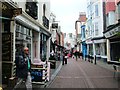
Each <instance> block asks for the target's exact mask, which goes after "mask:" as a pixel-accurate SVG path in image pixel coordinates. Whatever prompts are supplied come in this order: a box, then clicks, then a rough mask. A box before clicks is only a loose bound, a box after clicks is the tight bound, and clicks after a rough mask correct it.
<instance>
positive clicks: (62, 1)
mask: <svg viewBox="0 0 120 90" xmlns="http://www.w3.org/2000/svg"><path fill="white" fill-rule="evenodd" d="M50 3H51V11H52V12H53V13H54V14H55V15H56V21H60V26H61V31H62V32H64V33H75V21H76V20H77V19H78V17H79V12H86V4H87V3H86V0H50Z"/></svg>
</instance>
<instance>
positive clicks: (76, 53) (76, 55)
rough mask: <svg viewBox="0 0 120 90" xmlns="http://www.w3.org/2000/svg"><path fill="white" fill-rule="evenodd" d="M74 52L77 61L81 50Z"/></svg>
mask: <svg viewBox="0 0 120 90" xmlns="http://www.w3.org/2000/svg"><path fill="white" fill-rule="evenodd" d="M74 54H75V57H76V61H77V59H78V56H79V52H78V51H77V50H76V51H75V53H74Z"/></svg>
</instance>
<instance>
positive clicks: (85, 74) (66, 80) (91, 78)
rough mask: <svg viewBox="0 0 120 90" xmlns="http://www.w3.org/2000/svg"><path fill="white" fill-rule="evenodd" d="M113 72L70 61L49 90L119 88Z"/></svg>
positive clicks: (84, 62)
mask: <svg viewBox="0 0 120 90" xmlns="http://www.w3.org/2000/svg"><path fill="white" fill-rule="evenodd" d="M119 86H120V82H118V80H116V79H115V78H114V77H113V71H112V70H109V69H106V68H103V67H101V66H99V65H98V64H97V65H95V64H93V63H90V62H88V61H84V60H80V59H79V60H78V61H76V60H74V59H68V64H66V65H63V66H62V68H61V70H60V71H59V73H58V74H57V76H56V77H55V79H54V80H53V82H52V83H51V84H50V85H49V86H48V87H47V88H119Z"/></svg>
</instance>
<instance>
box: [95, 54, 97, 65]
mask: <svg viewBox="0 0 120 90" xmlns="http://www.w3.org/2000/svg"><path fill="white" fill-rule="evenodd" d="M96 64H97V63H96V55H95V65H96Z"/></svg>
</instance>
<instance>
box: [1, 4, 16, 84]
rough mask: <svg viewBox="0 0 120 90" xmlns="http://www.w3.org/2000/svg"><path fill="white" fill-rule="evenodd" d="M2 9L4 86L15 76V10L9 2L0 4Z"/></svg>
mask: <svg viewBox="0 0 120 90" xmlns="http://www.w3.org/2000/svg"><path fill="white" fill-rule="evenodd" d="M0 3H1V4H2V5H0V8H1V9H2V15H1V16H0V20H1V22H0V23H1V26H2V28H1V32H2V84H6V83H8V79H9V78H10V77H12V76H13V75H15V73H14V64H13V58H14V55H13V52H14V51H13V46H14V45H13V44H14V42H13V40H14V39H13V38H14V34H13V31H12V30H11V23H12V22H13V21H14V20H13V15H14V14H13V10H15V8H14V7H13V6H11V5H10V4H8V3H7V2H0Z"/></svg>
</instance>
